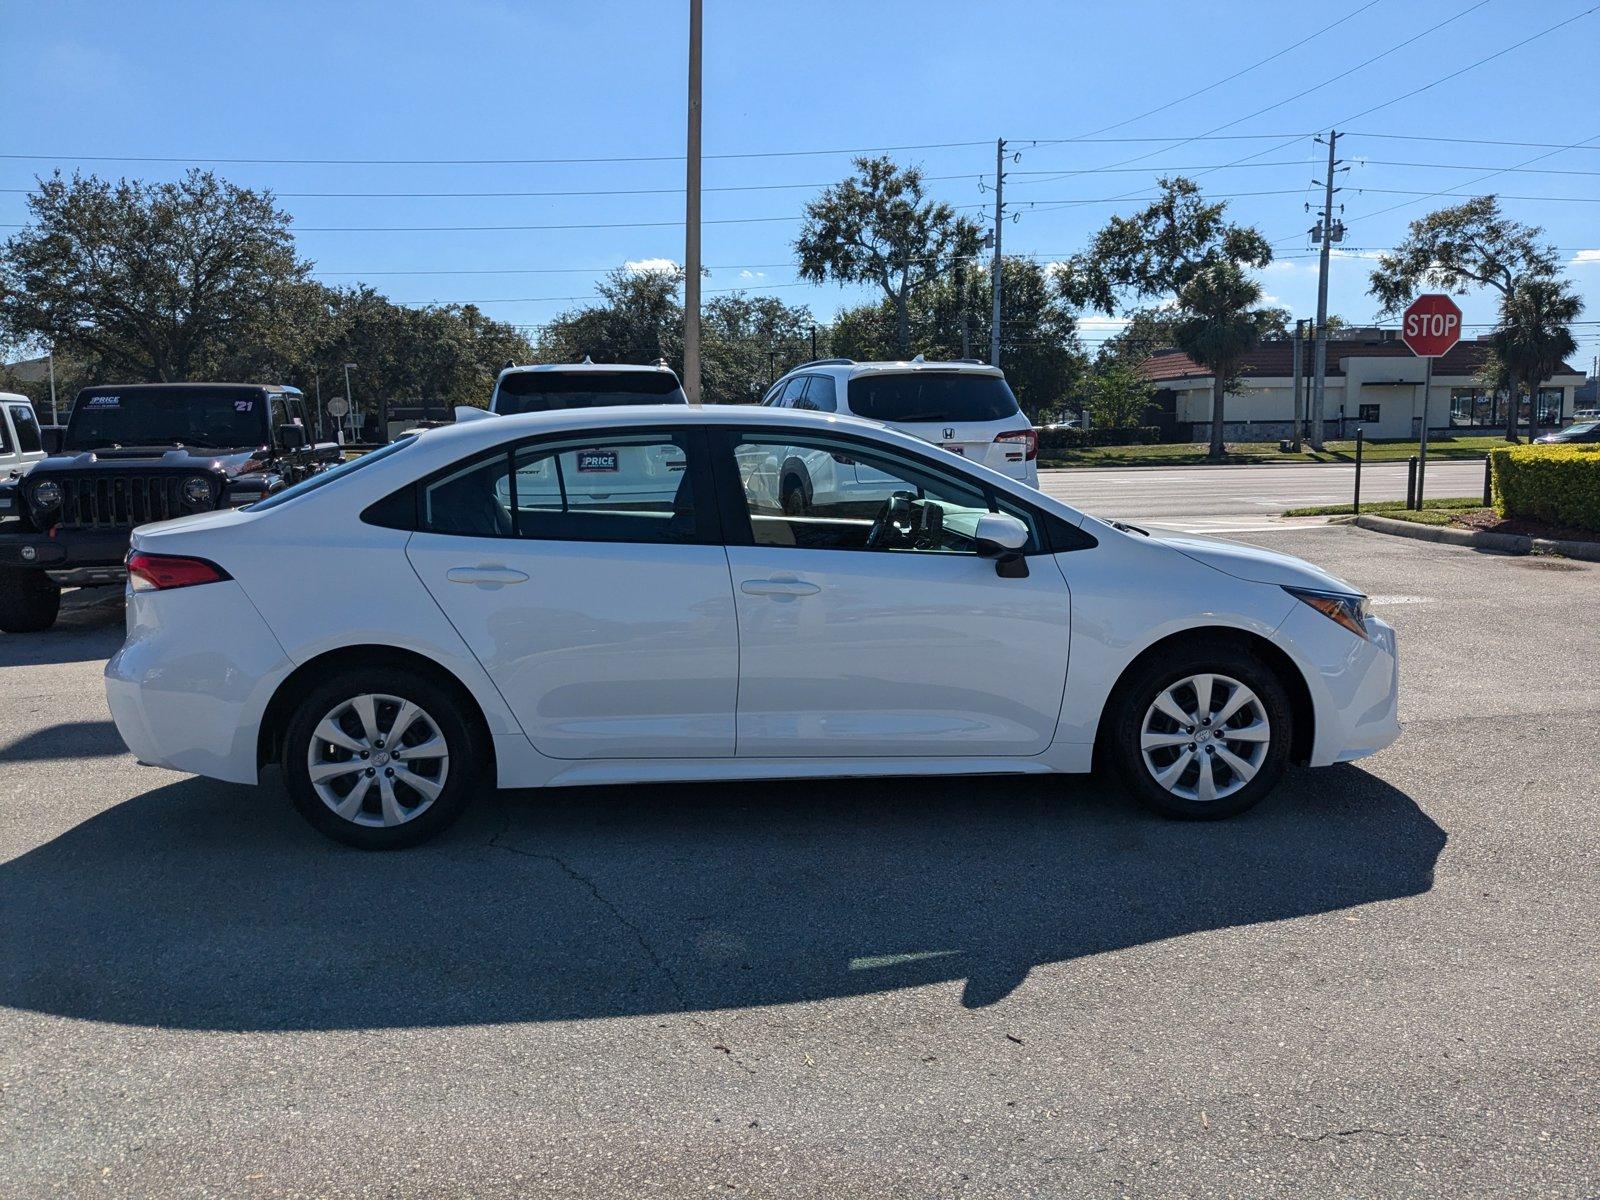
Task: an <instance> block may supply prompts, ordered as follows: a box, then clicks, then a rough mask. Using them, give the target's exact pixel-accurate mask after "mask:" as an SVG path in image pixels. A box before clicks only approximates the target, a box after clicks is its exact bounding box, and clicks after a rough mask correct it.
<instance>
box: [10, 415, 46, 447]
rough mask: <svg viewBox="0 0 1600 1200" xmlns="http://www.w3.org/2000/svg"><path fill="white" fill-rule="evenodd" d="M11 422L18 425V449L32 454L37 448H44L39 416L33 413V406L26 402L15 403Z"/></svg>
mask: <svg viewBox="0 0 1600 1200" xmlns="http://www.w3.org/2000/svg"><path fill="white" fill-rule="evenodd" d="M11 423H12V424H13V425H15V426H16V427H17V449H18V450H20V451H22V453H24V454H32V453H33V452H34V451H36V450H43V449H44V442H43V440H42V439H41V438H40V436H39V418H38V417H36V416H34V415H33V409H32V408H30V407H29V406H28V405H26V404H13V405H12V406H11Z"/></svg>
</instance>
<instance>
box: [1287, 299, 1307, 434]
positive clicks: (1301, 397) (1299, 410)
mask: <svg viewBox="0 0 1600 1200" xmlns="http://www.w3.org/2000/svg"><path fill="white" fill-rule="evenodd" d="M1305 345H1306V323H1305V320H1304V319H1301V320H1298V321H1296V322H1295V323H1294V434H1293V436H1292V437H1291V438H1290V442H1291V443H1292V444H1293V446H1294V452H1295V453H1296V454H1299V453H1300V436H1301V430H1302V429H1303V428H1304V427H1305V414H1306V351H1305Z"/></svg>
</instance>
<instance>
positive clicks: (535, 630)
mask: <svg viewBox="0 0 1600 1200" xmlns="http://www.w3.org/2000/svg"><path fill="white" fill-rule="evenodd" d="M663 423H670V424H673V425H683V426H695V425H702V424H711V425H729V426H734V427H742V428H758V427H762V426H767V425H770V426H772V427H774V428H781V427H785V426H789V427H798V428H815V429H817V430H825V429H828V428H837V429H848V430H850V431H851V432H853V433H856V434H860V435H864V436H870V437H873V438H876V439H878V440H879V441H881V442H882V443H883V444H884V445H885V447H886V448H890V449H893V448H895V447H899V448H901V449H906V450H914V451H915V452H917V453H920V454H923V455H926V456H929V457H933V458H936V459H941V460H942V461H944V462H945V463H947V464H948V465H949V466H950V467H951V468H952V469H957V470H965V471H966V472H967V473H968V474H970V475H972V476H974V477H975V478H978V479H980V480H982V481H983V482H985V483H987V484H989V485H990V486H992V487H994V488H995V489H996V490H998V491H1001V492H1004V493H1005V494H1007V495H1009V496H1011V497H1013V498H1014V499H1016V500H1017V501H1018V502H1020V503H1023V504H1028V505H1032V506H1033V507H1034V508H1036V509H1039V510H1041V511H1043V512H1046V513H1050V514H1053V515H1054V516H1056V517H1057V518H1059V519H1061V520H1064V521H1066V522H1068V523H1070V524H1072V525H1076V526H1080V527H1081V528H1083V529H1084V530H1086V531H1088V532H1090V533H1092V534H1093V535H1094V537H1095V538H1096V539H1098V544H1097V545H1095V546H1093V547H1092V548H1086V549H1082V550H1076V551H1072V552H1067V553H1059V554H1054V555H1051V554H1036V555H1033V556H1030V557H1029V559H1028V560H1027V561H1028V563H1029V565H1030V573H1029V575H1028V577H1027V578H1025V579H1007V578H1001V577H998V576H997V575H996V574H995V572H994V568H993V564H992V563H990V562H988V561H986V560H979V559H974V558H967V557H965V556H962V555H948V556H947V555H942V554H915V553H910V552H877V551H830V550H814V551H813V550H806V551H800V550H796V549H794V548H792V547H751V546H734V547H729V548H727V549H726V550H725V549H724V548H723V547H721V546H717V545H712V546H705V545H639V544H622V543H610V544H598V543H578V542H568V543H562V542H541V541H532V540H529V541H525V542H523V541H515V540H511V539H479V538H452V537H445V536H443V535H436V534H426V533H411V532H409V531H406V530H397V529H389V528H384V527H380V526H377V525H372V524H367V523H364V522H363V521H361V520H360V519H359V514H360V513H361V512H362V510H363V509H365V508H366V506H367V505H369V504H372V503H373V502H375V501H377V500H379V499H382V498H383V497H385V496H388V495H389V494H390V493H392V492H393V491H395V489H397V488H398V487H400V486H402V485H404V484H406V483H408V482H410V481H413V480H416V479H419V478H422V477H424V476H426V475H428V474H430V473H431V472H433V471H435V470H439V469H442V468H445V467H448V466H450V465H452V464H455V463H458V462H460V461H462V460H464V459H466V458H468V457H470V456H471V455H473V454H476V453H478V452H480V451H483V450H486V449H489V448H491V447H493V446H497V445H501V444H504V443H507V442H510V441H514V440H518V439H522V438H526V437H531V436H537V435H541V434H565V433H567V432H570V431H578V430H584V431H601V430H610V429H619V430H625V429H628V428H631V427H637V426H644V425H658V426H659V425H661V424H663ZM449 542H456V543H471V545H470V546H467V547H463V546H460V545H454V546H447V545H445V543H449ZM133 544H134V548H135V549H136V550H141V551H147V552H151V553H158V554H180V555H192V556H196V557H200V558H205V559H208V560H210V561H212V562H214V563H217V564H218V565H220V566H221V567H222V568H223V569H224V570H226V571H227V572H228V573H229V574H230V575H231V576H232V581H231V582H222V583H212V584H206V585H203V586H199V587H193V588H185V589H178V590H172V591H160V592H139V593H134V594H132V595H131V596H130V603H129V609H128V623H129V624H128V629H129V637H128V641H127V643H126V644H125V645H124V646H123V648H122V649H121V650H120V651H118V653H117V655H116V656H115V657H114V658H113V659H112V660H111V662H110V664H108V666H107V669H106V675H107V693H108V698H109V701H110V705H111V709H112V714H113V717H114V718H115V720H116V723H117V726H118V728H119V729H120V730H121V731H122V733H123V735H124V737H125V738H126V739H127V741H128V742H129V745H130V747H131V748H132V749H133V750H134V752H135V753H136V755H137V756H138V757H139V758H140V759H141V760H142V761H145V762H149V763H153V764H157V765H166V766H170V767H174V768H176V769H179V770H188V771H195V772H199V773H202V774H206V775H211V776H215V777H217V778H221V779H227V780H232V781H236V782H254V781H255V780H256V779H257V774H258V770H257V761H256V753H257V745H258V738H259V728H258V727H259V724H260V721H261V719H262V715H263V714H264V713H265V711H266V709H267V705H268V703H269V701H270V700H271V698H272V695H273V694H274V692H275V691H276V690H277V688H278V686H280V685H281V684H282V682H283V681H284V679H285V678H287V677H288V676H289V674H290V673H291V672H292V671H293V670H294V669H295V668H296V667H298V666H300V665H301V664H305V663H308V662H311V661H312V660H313V659H316V658H317V657H319V656H321V655H323V654H325V653H328V652H331V651H338V650H341V649H345V648H349V647H373V646H376V647H392V648H398V649H403V650H408V651H411V652H413V653H416V654H418V655H421V656H422V657H424V658H426V659H428V660H430V661H431V662H433V663H436V664H438V665H439V666H440V667H442V668H443V669H444V670H446V671H448V672H449V673H450V674H451V675H452V676H454V678H455V679H457V680H458V681H459V682H460V683H461V684H462V686H463V687H464V688H465V689H466V690H467V691H468V692H469V693H470V694H471V696H472V697H473V699H474V700H475V702H476V703H477V705H478V707H479V708H480V709H481V710H482V713H483V716H484V719H485V722H486V724H487V725H488V728H489V732H490V734H491V735H492V737H493V739H494V748H495V753H496V758H497V763H498V782H499V783H500V784H501V785H502V786H507V787H528V786H546V785H551V786H560V785H577V784H595V783H620V782H629V781H644V780H668V779H755V778H771V777H792V778H819V777H825V776H836V775H837V776H869V777H874V776H882V775H892V774H924V773H927V774H989V773H1000V772H1010V773H1035V772H1071V771H1083V770H1087V769H1089V767H1090V764H1091V761H1092V750H1093V744H1094V740H1095V736H1096V733H1097V731H1098V726H1099V722H1100V720H1101V717H1102V714H1103V712H1104V708H1105V703H1106V699H1107V697H1108V696H1109V694H1110V692H1111V690H1112V688H1113V686H1114V685H1115V683H1116V680H1117V678H1118V677H1119V676H1120V675H1121V673H1122V672H1123V670H1124V669H1125V668H1126V667H1127V665H1128V663H1129V662H1131V661H1132V660H1133V659H1134V658H1135V657H1136V656H1137V655H1138V654H1139V653H1140V652H1141V651H1143V650H1144V649H1146V648H1148V647H1150V646H1152V645H1154V644H1155V643H1156V642H1157V641H1159V640H1160V639H1161V638H1163V637H1165V636H1168V635H1169V634H1171V633H1176V632H1181V631H1182V630H1185V629H1197V628H1204V629H1218V628H1223V629H1235V630H1240V631H1244V632H1247V633H1249V634H1253V635H1257V636H1260V637H1262V638H1265V639H1267V640H1268V641H1270V642H1271V643H1272V644H1273V645H1274V646H1276V647H1277V648H1278V649H1280V650H1281V651H1282V652H1283V654H1284V655H1285V656H1287V658H1288V659H1289V660H1290V661H1291V662H1292V663H1293V664H1294V665H1295V666H1297V667H1298V668H1299V670H1300V673H1301V675H1302V676H1303V678H1304V682H1305V685H1306V691H1307V693H1308V695H1309V696H1310V698H1311V701H1312V704H1313V708H1314V723H1315V727H1314V743H1313V747H1312V752H1311V755H1310V761H1311V762H1312V764H1313V765H1322V764H1327V763H1332V762H1339V761H1347V760H1349V759H1352V758H1356V757H1360V756H1362V755H1364V754H1370V753H1372V752H1373V751H1375V750H1377V749H1380V748H1381V747H1382V746H1384V745H1387V744H1388V743H1389V742H1390V741H1392V740H1393V739H1394V737H1395V736H1396V735H1397V733H1398V723H1397V720H1396V716H1395V714H1396V695H1397V686H1398V667H1397V662H1396V652H1395V641H1394V635H1393V631H1392V629H1390V628H1389V626H1387V625H1386V624H1385V623H1383V622H1382V621H1379V620H1376V619H1369V621H1368V631H1369V635H1370V637H1369V638H1368V639H1361V638H1357V637H1356V636H1354V635H1353V634H1351V633H1350V632H1349V631H1348V630H1346V629H1343V628H1342V627H1340V626H1339V625H1337V624H1336V623H1335V622H1333V621H1331V620H1329V619H1328V618H1326V617H1325V616H1323V615H1322V614H1320V613H1318V612H1317V611H1315V610H1314V609H1312V608H1310V607H1309V606H1307V605H1305V604H1303V603H1301V602H1299V601H1298V600H1296V599H1294V598H1293V597H1291V596H1290V595H1289V594H1287V593H1286V592H1284V591H1283V590H1282V586H1280V585H1284V584H1288V585H1291V586H1299V587H1312V588H1324V589H1336V590H1340V591H1344V592H1353V591H1354V590H1355V589H1352V588H1350V587H1349V586H1348V585H1346V584H1343V583H1342V582H1340V581H1338V580H1336V579H1334V578H1333V577H1332V576H1329V575H1327V574H1326V573H1325V572H1321V571H1319V570H1317V569H1316V568H1314V567H1312V566H1310V565H1309V564H1305V563H1301V562H1299V561H1298V560H1295V559H1291V558H1287V557H1285V556H1281V555H1273V554H1271V553H1270V552H1265V551H1256V550H1245V549H1240V548H1238V547H1234V546H1232V545H1231V544H1227V543H1212V542H1206V541H1204V540H1202V539H1192V538H1174V539H1172V540H1171V541H1170V542H1169V541H1164V540H1163V539H1161V538H1159V537H1149V538H1147V537H1144V536H1141V535H1139V534H1135V533H1128V532H1124V531H1122V530H1119V529H1116V528H1113V527H1111V526H1108V525H1105V524H1102V523H1101V522H1099V521H1096V520H1094V519H1093V518H1086V517H1085V516H1084V515H1083V514H1081V513H1079V512H1077V511H1076V510H1074V509H1072V508H1069V507H1068V506H1066V505H1064V504H1061V503H1060V502H1058V501H1055V500H1052V499H1051V498H1050V497H1048V496H1045V495H1043V494H1041V493H1039V492H1036V491H1033V490H1031V489H1029V488H1028V487H1026V486H1025V485H1024V484H1022V483H1020V482H1019V481H1017V480H1014V479H1011V478H1008V477H1007V476H1005V475H1003V474H1001V473H1000V472H997V471H993V470H990V469H988V468H986V467H984V466H982V465H981V464H978V463H974V462H970V461H967V462H963V460H962V459H960V458H957V457H955V456H952V455H946V454H945V453H944V452H943V451H941V450H939V449H938V448H937V447H933V446H929V445H927V444H925V443H923V442H921V441H919V440H916V439H913V438H912V437H911V436H910V435H908V434H903V433H898V432H895V431H893V430H889V429H886V428H884V427H882V426H879V425H876V424H874V423H870V422H861V421H857V420H854V419H852V418H847V417H837V416H836V417H828V418H823V417H816V416H807V415H804V414H795V413H793V412H790V411H787V410H771V409H761V408H741V409H703V408H690V407H687V406H679V407H677V408H675V409H674V410H673V413H672V415H671V417H670V418H664V417H663V414H662V410H661V408H660V407H656V406H650V407H639V408H612V409H591V410H577V411H559V412H551V413H545V414H539V415H532V416H516V417H505V418H502V419H499V420H495V421H479V422H472V423H469V424H463V425H456V426H452V427H448V428H442V429H437V430H430V431H427V432H424V433H422V434H420V435H418V436H417V437H416V439H415V441H414V442H411V443H408V444H407V446H406V448H405V449H403V450H401V451H399V452H397V453H394V454H391V455H389V456H388V457H387V459H386V460H385V461H381V462H374V463H373V464H372V465H371V467H370V469H364V470H358V471H356V472H354V473H352V474H350V475H348V476H346V477H343V478H337V479H334V480H332V481H329V482H328V483H327V484H326V485H325V486H320V487H316V488H313V489H311V490H308V491H307V492H306V493H305V494H303V495H299V496H296V497H294V498H292V499H290V500H288V501H285V502H284V503H282V504H281V505H279V506H277V507H275V508H270V509H266V510H259V509H258V510H253V511H252V510H225V511H221V512H216V513H206V514H201V515H198V516H194V517H187V518H183V519H180V520H177V521H172V522H166V523H162V524H159V525H150V526H144V527H141V528H140V529H138V530H136V531H135V533H134V535H133ZM408 547H409V552H408ZM457 558H461V559H464V560H465V562H466V565H468V566H471V565H474V564H482V563H487V564H489V565H495V564H497V563H504V564H505V565H507V566H510V567H511V568H513V569H516V570H519V571H523V572H525V573H526V574H527V575H528V576H529V579H528V580H527V581H526V582H523V583H519V584H516V585H513V586H505V587H498V588H495V587H488V588H480V587H478V586H477V585H475V584H457V583H448V582H444V581H443V578H442V576H443V572H444V571H447V570H449V569H451V565H460V564H459V563H456V561H455V560H456V559H457ZM512 558H515V559H516V561H515V562H510V561H508V560H510V559H512ZM812 558H817V559H819V560H822V559H825V560H826V561H819V562H817V563H815V564H813V563H812V562H811V561H809V560H810V559H812ZM730 564H731V565H730ZM949 564H953V565H949ZM944 572H949V577H945V576H944V574H943V573H944ZM784 574H789V575H793V576H794V577H795V581H796V582H801V583H815V584H817V585H818V591H817V592H815V593H810V592H809V589H804V590H806V592H807V594H804V595H793V596H788V597H781V596H774V595H771V594H761V595H751V594H749V593H748V592H746V591H744V590H743V589H742V587H741V585H742V584H743V583H745V582H746V581H751V580H754V581H757V582H760V581H763V580H767V581H770V580H773V579H779V580H780V581H781V576H783V575H784ZM1242 575H1253V576H1256V577H1258V578H1257V579H1251V578H1244V577H1241V576H1242ZM436 596H438V597H441V598H442V602H443V607H441V603H440V600H437V599H436ZM519 597H520V599H519ZM447 610H448V615H447ZM1052 615H1054V617H1055V618H1057V620H1056V622H1055V623H1053V622H1052ZM941 668H947V669H941ZM745 688H748V694H746V693H745V690H744V689H745ZM918 688H921V689H923V691H924V693H925V695H924V700H927V699H928V698H929V697H932V698H933V699H934V702H933V703H924V704H923V705H922V706H921V707H918V706H917V705H916V704H915V703H914V696H915V694H916V691H917V689H918ZM936 688H942V689H943V691H942V693H935V691H934V690H933V689H936ZM525 730H526V732H525Z"/></svg>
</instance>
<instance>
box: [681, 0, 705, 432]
mask: <svg viewBox="0 0 1600 1200" xmlns="http://www.w3.org/2000/svg"><path fill="white" fill-rule="evenodd" d="M700 9H701V0H689V147H688V167H687V174H686V177H685V181H684V182H685V187H684V193H685V195H684V220H683V224H684V238H683V240H684V249H683V270H684V276H683V390H684V394H685V395H687V396H688V397H689V403H690V404H699V403H700Z"/></svg>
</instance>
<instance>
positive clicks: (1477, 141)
mask: <svg viewBox="0 0 1600 1200" xmlns="http://www.w3.org/2000/svg"><path fill="white" fill-rule="evenodd" d="M1591 11H1592V10H1591ZM1350 136H1351V137H1359V138H1386V139H1389V140H1392V141H1405V142H1451V143H1455V144H1457V145H1462V146H1518V147H1521V148H1523V149H1528V150H1579V149H1582V150H1600V146H1583V145H1581V144H1575V145H1570V146H1564V145H1562V144H1561V143H1560V142H1513V141H1506V140H1504V139H1500V138H1464V137H1441V136H1438V135H1435V134H1426V133H1356V132H1352V133H1351V134H1350ZM1592 140H1593V139H1592V138H1586V139H1585V141H1592ZM1468 169H1469V170H1470V169H1471V168H1468Z"/></svg>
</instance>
